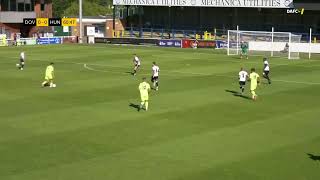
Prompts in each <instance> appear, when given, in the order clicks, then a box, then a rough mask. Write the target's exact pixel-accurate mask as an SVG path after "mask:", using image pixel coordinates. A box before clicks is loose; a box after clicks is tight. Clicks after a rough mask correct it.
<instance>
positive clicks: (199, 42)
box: [182, 39, 216, 48]
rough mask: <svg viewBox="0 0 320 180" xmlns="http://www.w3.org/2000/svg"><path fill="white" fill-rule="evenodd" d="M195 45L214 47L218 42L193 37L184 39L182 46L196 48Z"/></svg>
mask: <svg viewBox="0 0 320 180" xmlns="http://www.w3.org/2000/svg"><path fill="white" fill-rule="evenodd" d="M195 46H196V47H198V48H214V47H215V46H216V42H215V41H204V40H191V39H183V40H182V48H194V47H195Z"/></svg>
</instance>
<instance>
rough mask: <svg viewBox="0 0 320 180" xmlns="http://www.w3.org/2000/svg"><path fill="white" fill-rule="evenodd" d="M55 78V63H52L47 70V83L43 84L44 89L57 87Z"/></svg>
mask: <svg viewBox="0 0 320 180" xmlns="http://www.w3.org/2000/svg"><path fill="white" fill-rule="evenodd" d="M53 78H54V67H53V63H50V65H49V66H47V68H46V75H45V81H44V82H43V83H42V87H45V86H48V85H49V87H50V88H53V87H56V85H55V84H53Z"/></svg>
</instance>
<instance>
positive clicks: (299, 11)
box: [287, 8, 304, 15]
mask: <svg viewBox="0 0 320 180" xmlns="http://www.w3.org/2000/svg"><path fill="white" fill-rule="evenodd" d="M287 14H301V15H303V14H304V8H302V9H287Z"/></svg>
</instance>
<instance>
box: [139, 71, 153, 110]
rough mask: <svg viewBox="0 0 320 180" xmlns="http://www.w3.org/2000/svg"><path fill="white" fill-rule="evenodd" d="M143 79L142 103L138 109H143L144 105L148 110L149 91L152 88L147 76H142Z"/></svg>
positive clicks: (141, 88)
mask: <svg viewBox="0 0 320 180" xmlns="http://www.w3.org/2000/svg"><path fill="white" fill-rule="evenodd" d="M142 80H143V82H142V83H140V84H139V91H140V97H141V104H140V107H139V109H138V111H140V109H142V108H143V106H144V107H145V110H146V111H148V106H149V102H148V101H149V92H150V90H151V88H150V84H149V83H147V81H146V78H145V77H144V78H142Z"/></svg>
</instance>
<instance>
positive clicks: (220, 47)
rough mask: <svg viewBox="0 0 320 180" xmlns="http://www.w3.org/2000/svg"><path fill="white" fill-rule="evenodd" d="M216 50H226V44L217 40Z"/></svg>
mask: <svg viewBox="0 0 320 180" xmlns="http://www.w3.org/2000/svg"><path fill="white" fill-rule="evenodd" d="M216 48H217V49H226V48H228V42H227V41H221V40H217V41H216Z"/></svg>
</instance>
